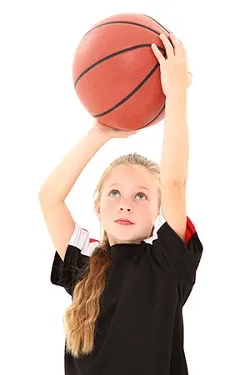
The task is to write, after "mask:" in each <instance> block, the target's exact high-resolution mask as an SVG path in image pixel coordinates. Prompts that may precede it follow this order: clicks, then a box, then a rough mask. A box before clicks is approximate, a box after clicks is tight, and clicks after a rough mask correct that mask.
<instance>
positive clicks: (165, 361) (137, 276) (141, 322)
mask: <svg viewBox="0 0 250 375" xmlns="http://www.w3.org/2000/svg"><path fill="white" fill-rule="evenodd" d="M154 228H155V230H154V235H153V237H151V238H149V239H147V240H144V241H142V242H141V243H140V244H115V245H113V246H111V248H110V251H111V266H110V268H109V270H108V275H107V282H106V285H105V289H104V291H103V294H102V295H101V298H100V305H101V311H100V314H99V317H98V319H97V321H96V335H95V341H94V342H95V349H94V351H93V352H92V354H90V355H87V356H86V355H81V356H80V357H79V358H74V357H73V356H72V355H70V354H69V353H67V352H66V347H65V353H64V355H65V362H64V364H65V374H66V375H187V374H188V367H187V362H186V358H185V352H184V347H183V344H184V336H183V311H182V309H183V306H184V304H185V302H186V301H187V298H188V297H189V295H190V293H191V291H192V289H193V286H194V284H195V281H196V271H197V268H198V265H199V262H200V259H201V256H202V252H203V245H202V243H201V241H200V239H199V237H198V234H197V231H196V229H195V227H194V225H193V223H192V222H191V220H190V219H189V218H188V217H187V226H186V236H185V241H183V240H182V239H181V238H180V237H179V236H178V235H177V233H176V232H175V231H174V230H173V229H172V228H171V227H170V226H169V224H168V223H167V222H166V220H165V219H164V217H163V215H162V213H160V215H159V216H158V218H157V220H156V222H155V226H154ZM97 244H98V241H97V240H93V239H91V238H89V233H88V231H87V230H85V229H82V228H80V227H79V226H78V225H77V224H76V225H75V231H74V234H73V236H72V238H71V240H70V242H69V245H68V247H67V251H66V254H65V258H64V262H63V261H62V260H61V258H60V256H59V255H58V253H57V252H56V253H55V256H54V260H53V265H52V271H51V282H52V283H53V284H56V285H59V286H62V287H64V288H65V289H66V291H67V292H68V293H69V294H70V295H71V296H72V295H73V290H74V286H75V284H76V282H77V281H78V274H77V272H76V269H81V268H82V267H84V266H85V265H86V264H87V262H88V261H89V256H90V255H91V253H92V251H93V250H94V248H95V247H96V246H97Z"/></svg>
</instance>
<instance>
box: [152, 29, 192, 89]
mask: <svg viewBox="0 0 250 375" xmlns="http://www.w3.org/2000/svg"><path fill="white" fill-rule="evenodd" d="M169 38H170V40H171V42H172V43H173V46H174V47H173V46H172V44H171V43H170V41H169V39H168V37H167V36H166V35H165V34H160V39H161V41H162V43H163V45H164V47H165V49H166V54H167V58H166V59H165V58H164V56H163V55H162V53H161V52H160V50H159V49H158V47H157V46H156V45H155V44H152V45H151V48H152V50H153V52H154V55H155V57H156V58H157V60H158V61H159V63H160V71H161V85H162V91H163V93H164V94H165V95H175V96H176V95H177V96H178V95H181V94H183V93H185V92H186V90H187V88H188V87H189V86H190V85H191V83H192V73H190V72H188V63H187V53H186V50H185V48H184V47H183V44H182V43H181V41H180V40H178V39H177V38H176V36H175V35H174V34H173V33H171V34H170V35H169Z"/></svg>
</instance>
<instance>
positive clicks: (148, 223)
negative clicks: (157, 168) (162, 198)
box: [96, 165, 159, 246]
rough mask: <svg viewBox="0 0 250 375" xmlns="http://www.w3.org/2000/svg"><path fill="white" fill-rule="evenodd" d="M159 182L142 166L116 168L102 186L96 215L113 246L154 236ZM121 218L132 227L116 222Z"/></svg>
mask: <svg viewBox="0 0 250 375" xmlns="http://www.w3.org/2000/svg"><path fill="white" fill-rule="evenodd" d="M158 188H159V186H158V185H157V180H156V178H155V177H154V176H152V175H151V174H150V173H149V172H148V171H147V170H146V169H145V168H143V167H140V166H125V165H119V166H116V167H114V169H113V170H112V171H111V173H110V175H109V176H108V177H107V179H106V180H105V183H104V185H103V190H102V195H101V201H100V204H99V205H98V206H97V211H96V212H97V216H98V218H99V220H100V221H101V224H102V226H103V229H104V230H105V231H106V232H107V235H108V239H109V243H110V246H112V245H114V244H117V243H140V242H141V241H142V240H144V239H145V238H149V237H150V236H151V232H152V228H153V224H154V221H155V219H156V217H157V215H158V214H159V206H158V205H159V202H158V199H159V198H158ZM120 218H125V219H127V220H130V221H131V222H132V223H133V224H132V225H121V224H118V223H116V222H115V220H118V219H120Z"/></svg>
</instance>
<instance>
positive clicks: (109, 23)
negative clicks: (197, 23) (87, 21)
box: [83, 16, 169, 38]
mask: <svg viewBox="0 0 250 375" xmlns="http://www.w3.org/2000/svg"><path fill="white" fill-rule="evenodd" d="M146 17H149V16H146ZM149 18H152V17H149ZM152 20H153V21H155V20H154V19H153V18H152ZM155 22H156V23H157V24H158V25H160V24H159V22H157V21H155ZM115 23H116V24H119V23H122V24H128V25H134V26H139V27H143V28H144V29H147V30H150V31H152V32H153V33H155V34H158V35H160V33H159V32H158V31H156V30H154V29H151V27H148V26H145V25H142V24H140V23H137V22H131V21H110V22H105V23H102V24H101V25H98V26H95V27H93V28H92V29H90V30H89V31H87V32H86V34H84V36H83V38H84V37H85V36H86V35H87V34H88V33H90V32H91V31H92V30H95V29H97V28H98V27H102V26H106V25H112V24H115ZM160 26H161V25H160ZM162 27H163V26H162ZM163 28H164V30H166V31H168V30H167V29H166V28H165V27H163ZM168 32H169V31H168Z"/></svg>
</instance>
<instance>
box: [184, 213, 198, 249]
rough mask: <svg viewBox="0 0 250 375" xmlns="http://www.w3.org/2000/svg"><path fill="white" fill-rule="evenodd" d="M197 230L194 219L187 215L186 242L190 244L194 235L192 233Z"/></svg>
mask: <svg viewBox="0 0 250 375" xmlns="http://www.w3.org/2000/svg"><path fill="white" fill-rule="evenodd" d="M195 232H196V229H195V226H194V224H193V223H192V221H191V220H190V219H189V217H188V216H187V226H186V234H185V244H186V246H187V245H188V241H189V240H190V238H191V237H192V235H193V234H194V233H195Z"/></svg>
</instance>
